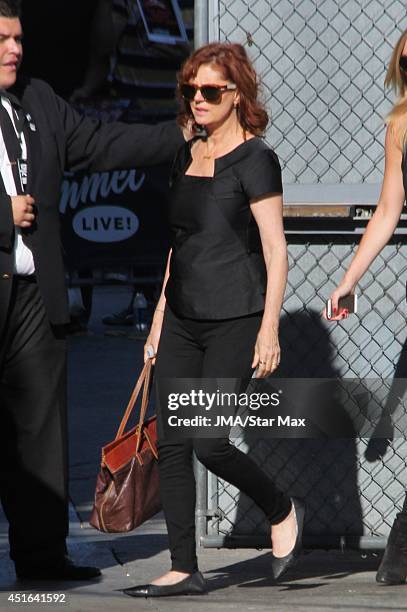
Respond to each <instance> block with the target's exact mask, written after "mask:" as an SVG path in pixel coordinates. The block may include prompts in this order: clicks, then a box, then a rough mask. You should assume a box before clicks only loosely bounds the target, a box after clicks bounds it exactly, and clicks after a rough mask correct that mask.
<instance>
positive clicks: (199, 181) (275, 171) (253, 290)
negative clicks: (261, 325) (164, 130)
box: [165, 137, 283, 319]
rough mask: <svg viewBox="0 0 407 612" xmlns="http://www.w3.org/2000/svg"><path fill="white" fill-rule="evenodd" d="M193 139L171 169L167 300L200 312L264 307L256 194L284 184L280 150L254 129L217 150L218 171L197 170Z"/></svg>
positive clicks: (185, 312)
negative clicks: (232, 146)
mask: <svg viewBox="0 0 407 612" xmlns="http://www.w3.org/2000/svg"><path fill="white" fill-rule="evenodd" d="M191 146H192V141H190V142H188V143H185V145H183V146H182V147H181V149H180V150H179V151H178V154H177V156H176V159H175V161H174V164H173V168H172V172H171V179H170V212H169V221H170V228H171V236H172V240H171V242H172V256H171V262H170V276H169V279H168V281H167V285H166V290H165V296H166V299H167V302H168V304H169V306H170V307H171V308H172V310H174V312H176V313H177V314H179V315H181V316H185V317H190V318H194V319H226V318H233V317H239V316H244V315H247V314H251V313H254V312H259V311H261V310H263V308H264V296H265V292H266V282H267V277H266V269H265V264H264V258H263V253H262V248H261V241H260V235H259V231H258V228H257V224H256V222H255V220H254V218H253V216H252V213H251V209H250V200H253V199H255V198H259V197H261V196H266V194H271V193H272V194H277V193H282V192H283V188H282V182H281V168H280V164H279V161H278V157H277V155H276V154H275V153H274V151H273V150H272V149H271V148H270V147H269V146H268V145H267V144H266V143H265V142H264V141H263V140H262V139H261V138H259V137H254V138H250V139H248V140H246V141H245V142H243V143H242V144H240V145H238V146H237V147H236V148H235V149H233V151H231V152H230V153H227V154H226V155H223V156H222V157H218V158H216V159H215V169H214V176H213V177H199V176H190V175H185V172H186V171H187V169H188V167H189V165H190V164H191V161H192V156H191Z"/></svg>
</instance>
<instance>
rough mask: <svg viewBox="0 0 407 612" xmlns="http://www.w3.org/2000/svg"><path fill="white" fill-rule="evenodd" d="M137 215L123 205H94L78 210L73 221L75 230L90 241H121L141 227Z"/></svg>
mask: <svg viewBox="0 0 407 612" xmlns="http://www.w3.org/2000/svg"><path fill="white" fill-rule="evenodd" d="M139 225H140V223H139V220H138V217H137V215H135V214H134V212H132V211H131V210H129V209H128V208H124V207H122V206H92V207H89V208H84V209H82V210H81V211H80V212H78V213H77V214H76V215H75V217H74V218H73V221H72V227H73V229H74V232H75V233H76V234H77V235H78V236H80V237H81V238H84V239H85V240H89V241H90V242H120V241H121V240H127V238H130V237H131V236H133V235H134V234H135V233H136V232H137V230H138V228H139Z"/></svg>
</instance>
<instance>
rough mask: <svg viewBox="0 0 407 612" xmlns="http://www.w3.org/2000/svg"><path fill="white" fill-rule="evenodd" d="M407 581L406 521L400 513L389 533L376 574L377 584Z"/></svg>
mask: <svg viewBox="0 0 407 612" xmlns="http://www.w3.org/2000/svg"><path fill="white" fill-rule="evenodd" d="M406 579H407V520H406V517H405V516H404V515H402V514H401V513H400V514H399V515H398V516H397V518H396V520H395V521H394V523H393V526H392V528H391V531H390V535H389V539H388V541H387V546H386V550H385V551H384V555H383V559H382V561H381V563H380V566H379V569H378V571H377V574H376V582H378V583H379V584H404V582H405V581H406Z"/></svg>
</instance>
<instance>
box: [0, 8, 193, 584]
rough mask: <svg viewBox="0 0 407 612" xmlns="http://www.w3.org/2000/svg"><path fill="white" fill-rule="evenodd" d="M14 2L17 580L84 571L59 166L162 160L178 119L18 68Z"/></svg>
mask: <svg viewBox="0 0 407 612" xmlns="http://www.w3.org/2000/svg"><path fill="white" fill-rule="evenodd" d="M21 58H22V31H21V23H20V10H19V2H18V1H17V0H0V90H1V91H0V96H1V99H0V125H1V133H0V419H1V420H0V423H1V426H0V465H1V468H0V497H1V502H2V505H3V508H4V511H5V513H6V516H7V519H8V521H9V525H10V529H9V538H10V556H11V558H12V559H13V561H14V563H15V567H16V573H17V576H18V577H19V578H20V579H41V578H45V579H50V578H51V579H67V580H70V579H74V580H81V579H89V578H93V577H96V576H98V575H100V571H99V570H98V569H97V568H92V567H78V566H76V565H74V564H73V562H72V561H71V560H70V559H69V557H68V556H67V549H66V543H65V541H66V537H67V534H68V477H67V471H68V469H67V466H68V464H67V418H66V380H65V375H66V344H65V338H64V325H65V324H66V323H67V321H68V318H69V317H68V307H67V297H66V288H65V274H64V266H63V260H62V249H61V242H60V236H59V212H58V202H59V197H60V183H61V179H62V176H63V171H64V168H66V167H67V168H70V169H72V170H80V169H89V170H91V171H93V170H99V171H103V170H110V169H113V168H133V167H137V166H148V165H153V164H157V163H163V162H166V161H169V160H171V159H172V157H173V156H174V154H175V152H176V150H177V148H178V147H179V146H180V145H181V144H182V142H184V139H183V136H182V133H181V131H180V130H179V129H178V127H177V126H176V124H175V122H172V123H165V124H164V123H163V124H160V125H157V126H144V125H133V126H129V125H127V124H121V123H111V124H102V123H100V122H98V121H93V120H91V119H89V118H84V117H82V116H81V115H79V114H78V113H77V112H75V111H74V110H73V109H72V108H71V107H70V106H69V104H67V103H66V102H65V101H64V100H62V99H61V98H60V97H58V96H57V95H56V94H55V93H54V92H53V90H52V89H51V88H50V87H49V86H48V85H47V84H46V83H44V82H42V81H39V80H34V79H27V80H22V79H19V78H17V72H18V68H19V65H20V62H21Z"/></svg>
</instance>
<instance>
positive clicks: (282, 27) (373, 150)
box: [209, 0, 407, 184]
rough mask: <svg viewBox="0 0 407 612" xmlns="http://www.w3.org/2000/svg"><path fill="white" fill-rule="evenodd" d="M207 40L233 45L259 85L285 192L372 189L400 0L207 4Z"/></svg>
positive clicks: (220, 0)
mask: <svg viewBox="0 0 407 612" xmlns="http://www.w3.org/2000/svg"><path fill="white" fill-rule="evenodd" d="M209 4H210V6H209V39H210V40H227V41H231V42H240V43H242V44H244V45H245V47H246V48H247V50H248V52H249V54H250V57H251V58H252V60H253V61H254V65H255V68H256V70H257V72H258V74H259V75H260V77H261V80H262V83H263V94H264V95H263V97H264V100H265V103H266V106H267V109H268V110H269V111H270V112H271V116H272V121H271V123H270V127H269V129H268V131H267V134H266V138H267V141H268V143H269V144H270V145H271V146H272V147H273V148H275V150H276V152H277V153H278V155H279V157H280V159H281V162H282V164H283V176H284V182H285V184H290V183H324V184H326V183H339V182H346V183H360V182H362V183H363V182H370V183H374V182H380V181H381V177H382V171H383V140H384V117H385V116H386V114H387V112H388V111H389V110H390V109H391V104H392V96H391V94H389V92H387V93H386V92H385V91H384V86H383V82H384V77H385V74H386V67H387V65H388V62H389V59H390V56H391V52H392V48H393V46H394V44H395V43H396V41H397V39H398V37H399V36H400V34H401V32H402V31H403V30H404V29H405V28H407V14H406V6H405V2H404V1H403V0H360V1H359V2H355V1H353V0H302V1H301V0H274V1H273V2H269V0H246V1H245V0H210V1H209Z"/></svg>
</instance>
